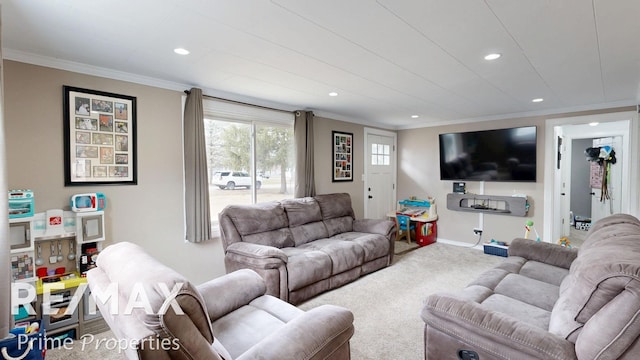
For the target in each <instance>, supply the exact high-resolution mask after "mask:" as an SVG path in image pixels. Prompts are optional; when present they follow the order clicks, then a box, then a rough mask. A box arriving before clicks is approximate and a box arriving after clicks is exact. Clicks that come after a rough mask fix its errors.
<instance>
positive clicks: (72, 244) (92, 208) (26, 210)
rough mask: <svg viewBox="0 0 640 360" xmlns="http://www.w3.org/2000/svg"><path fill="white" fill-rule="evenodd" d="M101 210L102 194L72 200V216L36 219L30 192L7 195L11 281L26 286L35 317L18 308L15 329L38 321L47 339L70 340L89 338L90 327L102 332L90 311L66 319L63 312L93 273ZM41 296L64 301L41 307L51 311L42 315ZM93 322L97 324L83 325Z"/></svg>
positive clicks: (50, 213) (61, 213) (101, 236)
mask: <svg viewBox="0 0 640 360" xmlns="http://www.w3.org/2000/svg"><path fill="white" fill-rule="evenodd" d="M105 206H106V197H105V195H104V194H102V193H87V194H77V195H73V196H72V197H71V200H70V209H71V211H65V210H62V209H50V210H47V211H44V212H40V213H35V212H34V208H35V206H34V194H33V192H32V191H30V190H11V191H9V234H10V238H9V242H10V245H11V275H12V281H14V282H27V283H31V284H32V285H33V286H34V287H35V289H36V295H37V300H36V301H35V302H34V304H32V307H33V308H34V309H35V311H36V314H35V315H34V314H32V313H31V314H29V312H28V311H26V309H24V307H21V308H20V309H18V314H16V315H14V317H15V321H16V323H18V322H21V321H33V320H40V321H41V322H42V325H43V326H44V328H45V329H46V330H47V335H50V334H54V335H55V334H60V336H65V337H69V336H72V337H74V338H77V337H78V336H81V335H83V334H85V333H90V332H91V329H92V327H93V328H94V329H95V330H96V331H97V330H101V329H102V328H103V327H104V326H103V324H104V320H102V318H101V317H99V316H98V317H96V316H95V314H89V311H85V312H86V314H84V312H83V311H82V307H83V306H78V308H77V309H76V310H75V312H74V313H73V314H67V312H66V307H67V306H68V305H69V303H70V301H71V295H73V294H74V292H75V290H76V289H75V288H77V287H78V286H79V285H80V284H83V283H86V279H85V274H86V272H87V271H88V270H89V269H91V268H93V267H95V259H96V257H97V254H98V253H99V251H100V250H101V248H102V246H101V242H102V241H104V240H105V230H104V229H105V223H104V208H105ZM53 284H55V285H53ZM61 288H62V290H60V289H61ZM54 289H55V290H54ZM45 292H51V293H52V294H54V293H56V294H58V295H62V299H63V301H61V302H58V303H55V304H53V303H52V304H46V305H47V306H50V307H51V308H50V309H49V311H43V306H44V305H45V304H42V298H43V293H45ZM85 295H86V294H85ZM88 298H89V297H88V296H83V303H84V306H85V307H88V306H89V302H88ZM64 299H66V300H64ZM55 308H59V312H58V314H52V312H51V311H50V310H51V309H55ZM91 315H93V316H91ZM96 318H97V319H98V320H100V323H99V324H98V323H95V322H94V324H93V325H92V324H91V322H89V321H87V320H92V319H96ZM77 332H79V333H77Z"/></svg>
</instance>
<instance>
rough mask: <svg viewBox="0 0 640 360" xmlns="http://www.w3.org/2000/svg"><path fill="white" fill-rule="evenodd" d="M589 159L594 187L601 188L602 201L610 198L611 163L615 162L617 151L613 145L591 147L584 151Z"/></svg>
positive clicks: (592, 185) (591, 182) (591, 180)
mask: <svg viewBox="0 0 640 360" xmlns="http://www.w3.org/2000/svg"><path fill="white" fill-rule="evenodd" d="M584 153H585V155H586V156H587V160H588V161H590V162H591V179H590V185H591V187H592V188H600V189H601V190H602V191H601V192H600V202H604V201H605V200H608V199H610V196H609V185H608V184H609V182H610V179H609V175H610V171H611V165H613V164H615V163H616V161H617V159H616V152H615V150H613V148H612V147H611V146H608V145H606V146H601V147H590V148H587V149H586V150H585V151H584Z"/></svg>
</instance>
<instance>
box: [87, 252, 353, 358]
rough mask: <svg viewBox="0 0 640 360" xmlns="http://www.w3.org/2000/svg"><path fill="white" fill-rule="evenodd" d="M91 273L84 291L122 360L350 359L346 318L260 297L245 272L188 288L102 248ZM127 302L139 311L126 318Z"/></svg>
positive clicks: (168, 272) (162, 271) (256, 281)
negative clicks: (121, 345) (115, 342)
mask: <svg viewBox="0 0 640 360" xmlns="http://www.w3.org/2000/svg"><path fill="white" fill-rule="evenodd" d="M131 259H135V261H132V260H131ZM96 265H97V267H96V268H94V269H92V270H90V271H89V272H88V274H87V279H88V282H89V287H90V289H91V292H92V295H93V297H94V299H96V305H97V306H98V309H99V310H100V312H101V314H102V315H103V316H104V318H105V320H106V322H107V323H108V324H109V326H110V328H111V330H112V331H113V333H114V334H115V336H117V337H118V338H119V339H120V340H123V341H121V342H120V343H126V344H128V346H127V347H126V349H124V350H125V353H126V355H127V357H128V358H129V359H154V360H162V359H167V360H168V359H181V360H182V359H197V360H208V359H211V360H221V359H222V360H232V359H238V360H244V359H274V360H275V359H278V360H284V359H350V349H349V340H350V339H351V336H352V335H353V332H354V328H353V314H352V313H351V312H350V311H349V310H347V309H344V308H341V307H337V306H332V305H323V306H319V307H317V308H314V309H311V310H309V311H307V312H304V311H302V310H300V309H298V308H297V307H295V306H293V305H291V304H289V303H287V302H284V301H282V300H280V299H278V298H275V297H273V296H270V295H265V292H266V286H265V283H264V280H263V279H262V278H261V277H260V275H258V274H257V273H256V272H254V271H252V270H248V269H244V270H238V271H236V272H233V273H230V274H227V275H225V276H222V277H219V278H216V279H213V280H211V281H208V282H206V283H204V284H202V285H200V286H197V287H196V286H193V285H191V284H190V283H189V282H188V281H187V280H186V279H185V278H184V277H183V276H181V275H180V274H178V273H177V272H175V271H174V270H173V269H171V268H169V267H167V266H165V265H163V264H161V263H159V262H158V261H157V260H155V259H154V258H152V257H151V256H150V255H149V254H147V253H146V252H145V251H144V250H143V249H142V248H141V247H139V246H137V245H135V244H132V243H128V242H121V243H117V244H114V245H111V246H108V247H107V248H106V249H104V250H103V251H102V252H101V253H100V255H99V256H98V259H97V263H96ZM114 284H115V286H114ZM114 288H115V289H117V296H109V295H114V294H113V291H114V290H113V289H114ZM141 294H143V295H142V296H141ZM132 298H133V301H134V302H133V303H135V304H137V305H139V306H136V307H133V309H129V310H128V307H129V308H131V306H130V303H131V302H132ZM147 300H148V301H147ZM147 303H148V306H147V305H146V304H147Z"/></svg>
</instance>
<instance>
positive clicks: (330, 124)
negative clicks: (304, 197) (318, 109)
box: [313, 117, 364, 218]
mask: <svg viewBox="0 0 640 360" xmlns="http://www.w3.org/2000/svg"><path fill="white" fill-rule="evenodd" d="M333 130H336V131H344V132H348V133H352V134H353V145H352V146H351V147H352V149H353V161H354V163H353V181H341V182H332V181H331V180H332V178H333V177H332V174H331V173H332V170H331V169H332V168H333V159H332V155H333V151H332V147H331V145H332V139H331V132H332V131H333ZM313 138H314V142H315V143H314V151H315V164H314V171H315V174H316V193H317V194H328V193H336V192H345V193H349V194H350V195H351V203H352V206H353V211H354V212H355V214H356V217H357V218H362V217H363V216H364V199H363V196H364V195H363V194H364V191H363V186H364V183H363V182H362V174H364V163H363V161H362V158H363V156H364V153H363V151H364V126H362V125H358V124H354V123H349V122H344V121H338V120H332V119H327V118H322V117H316V118H315V119H314V124H313Z"/></svg>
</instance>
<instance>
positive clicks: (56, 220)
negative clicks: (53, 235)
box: [49, 216, 62, 225]
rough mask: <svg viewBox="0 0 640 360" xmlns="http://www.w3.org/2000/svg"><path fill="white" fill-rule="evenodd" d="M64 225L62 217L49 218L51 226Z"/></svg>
mask: <svg viewBox="0 0 640 360" xmlns="http://www.w3.org/2000/svg"><path fill="white" fill-rule="evenodd" d="M60 224H62V216H52V217H50V218H49V225H60Z"/></svg>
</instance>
